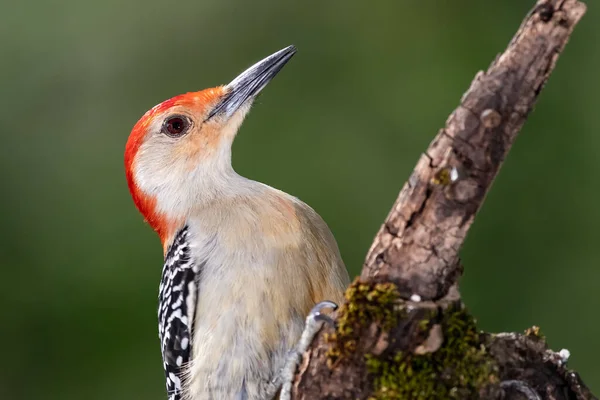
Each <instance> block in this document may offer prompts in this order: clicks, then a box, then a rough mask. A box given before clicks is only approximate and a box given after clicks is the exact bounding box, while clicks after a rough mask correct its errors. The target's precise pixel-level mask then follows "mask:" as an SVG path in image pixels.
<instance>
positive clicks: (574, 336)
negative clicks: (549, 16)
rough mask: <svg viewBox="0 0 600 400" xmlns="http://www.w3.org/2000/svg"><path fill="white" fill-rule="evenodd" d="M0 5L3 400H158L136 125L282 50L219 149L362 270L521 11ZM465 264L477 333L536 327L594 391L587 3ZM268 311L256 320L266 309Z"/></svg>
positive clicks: (598, 213)
mask: <svg viewBox="0 0 600 400" xmlns="http://www.w3.org/2000/svg"><path fill="white" fill-rule="evenodd" d="M407 3H408V2H399V1H395V0H385V1H384V0H382V1H379V2H376V3H375V2H371V3H369V2H365V1H358V0H356V1H349V0H347V1H302V2H290V1H266V0H254V1H252V2H244V1H241V0H238V1H232V0H212V1H178V2H165V1H158V0H145V1H141V0H137V1H125V2H124V1H116V0H104V1H94V2H92V1H77V0H63V1H57V2H46V1H41V0H38V1H22V2H17V1H7V0H3V1H2V2H1V3H0V88H1V95H0V102H1V107H0V171H1V173H2V187H1V189H0V190H1V191H0V194H1V195H0V220H1V221H2V229H0V263H1V271H0V284H1V289H0V343H2V344H3V346H2V347H3V351H2V362H0V398H1V399H40V400H46V399H48V400H50V399H62V400H65V399H89V400H96V399H98V400H105V399H114V400H119V399H150V400H152V399H156V400H160V399H164V398H165V394H164V389H163V388H164V385H163V376H162V370H161V362H160V356H159V350H158V339H157V328H156V303H157V290H158V281H159V276H160V270H161V266H162V250H161V246H160V243H159V241H158V239H157V237H156V236H155V234H154V233H153V232H152V231H151V229H150V228H149V227H148V226H146V225H144V223H143V222H142V218H141V217H140V215H139V214H138V213H137V211H136V210H135V208H134V206H133V203H132V201H131V199H130V197H129V193H128V191H127V187H126V183H125V177H124V172H123V149H124V145H125V141H126V139H127V136H128V134H129V131H130V129H131V127H132V126H133V125H134V123H135V122H136V121H137V119H138V118H139V117H140V116H141V115H142V114H143V113H144V112H145V111H146V110H147V109H149V108H150V107H152V106H153V105H155V104H157V103H159V102H161V101H162V100H164V99H166V98H169V97H171V96H173V95H176V94H179V93H182V92H187V91H194V90H199V89H202V88H205V87H209V86H215V85H217V84H221V83H226V82H228V81H229V80H230V79H232V78H233V77H234V76H235V75H236V74H238V73H239V72H241V71H242V70H243V69H245V68H246V67H247V66H249V65H250V64H252V63H254V62H255V61H257V60H259V59H260V58H262V57H264V56H266V55H268V54H270V53H272V52H274V51H275V50H278V49H280V48H282V47H284V46H286V45H288V44H292V43H293V44H295V45H296V46H297V47H298V49H299V52H298V54H297V55H296V57H294V59H293V60H292V61H291V62H290V63H289V64H288V65H287V66H286V67H285V69H284V70H283V71H282V73H281V74H280V75H279V76H278V77H277V78H276V79H275V80H274V82H273V83H272V84H271V85H269V87H268V88H267V89H266V91H265V92H264V94H263V96H262V97H261V98H260V99H259V101H258V104H257V105H256V106H255V107H254V110H253V112H252V113H251V115H250V117H249V118H248V119H247V121H246V123H245V124H244V126H243V128H242V131H241V132H240V135H239V136H238V138H237V139H236V142H235V145H234V150H233V151H234V154H233V158H234V166H235V168H236V170H237V171H238V172H239V173H241V174H242V175H245V176H248V177H250V178H253V179H256V180H259V181H262V182H266V183H268V184H270V185H272V186H275V187H277V188H280V189H282V190H285V191H287V192H289V193H292V194H294V195H296V196H298V197H300V198H301V199H303V200H304V201H306V202H307V203H309V204H310V205H312V206H313V207H314V208H315V209H316V210H317V211H318V212H319V213H320V214H321V215H322V216H323V217H324V218H325V220H326V221H327V222H328V223H329V225H330V227H331V229H332V230H333V232H334V234H335V235H336V237H337V239H338V242H339V245H340V248H341V251H342V254H343V256H344V259H345V261H346V263H347V265H348V267H349V269H350V271H351V273H352V274H353V275H355V274H357V272H358V271H359V268H360V266H361V263H362V261H363V257H364V255H365V254H366V251H367V249H368V247H369V245H370V243H371V240H372V238H373V236H374V234H375V233H376V231H377V229H378V228H379V226H380V224H381V222H382V221H383V219H384V217H385V216H386V215H387V212H388V210H389V208H390V206H391V205H392V203H393V201H394V199H395V197H396V195H397V193H398V191H399V189H400V187H401V186H402V184H403V182H404V181H405V180H406V178H407V177H408V176H409V173H410V172H411V170H412V168H413V166H414V164H415V162H416V160H417V159H418V157H419V155H420V153H421V152H422V151H423V150H424V149H425V148H426V146H427V145H428V144H429V142H430V140H431V139H432V138H433V136H434V134H435V133H436V132H437V130H438V129H439V128H440V127H442V126H443V124H444V121H445V119H446V117H447V115H448V114H449V113H450V112H451V111H452V110H453V109H454V107H455V106H456V105H457V103H458V100H459V98H460V96H461V95H462V93H463V92H464V91H465V90H466V89H467V88H468V86H469V83H470V81H471V79H472V78H473V76H474V75H475V73H476V72H477V71H478V70H480V69H485V68H486V67H487V66H488V65H489V64H490V62H491V61H492V60H493V58H494V57H495V55H496V54H497V53H498V52H500V51H502V50H503V49H504V48H505V46H506V44H507V43H508V41H509V39H510V38H511V37H512V35H513V33H514V32H515V30H516V29H517V27H518V26H519V24H520V22H521V20H522V18H523V17H524V15H525V14H526V12H527V11H528V9H529V8H530V7H531V6H532V5H533V1H526V2H523V1H522V0H511V1H503V2H481V1H478V0H468V1H467V0H465V1H462V2H461V4H460V6H456V5H454V3H452V2H442V1H438V2H411V4H407ZM588 3H589V4H588V6H589V9H588V14H587V15H586V16H585V17H584V19H583V21H582V22H581V24H580V26H579V27H578V28H577V29H576V31H575V34H574V36H573V37H572V40H571V43H570V44H569V45H568V47H567V49H566V52H565V53H564V55H563V56H562V57H561V59H560V60H559V63H558V66H557V69H556V71H555V73H554V74H553V75H552V78H551V79H550V82H549V84H548V85H547V87H546V89H545V90H544V92H543V93H542V96H541V98H540V100H539V102H538V104H537V107H536V110H535V112H534V113H533V114H532V115H531V117H530V118H529V121H528V122H527V124H526V125H525V127H524V129H523V131H522V134H521V136H520V137H519V139H518V140H517V143H516V146H515V147H514V149H513V150H512V152H511V153H510V155H509V157H508V159H507V162H506V164H505V166H504V168H503V169H502V171H501V173H500V175H499V177H498V179H497V180H496V183H495V185H494V187H493V190H492V191H491V193H490V195H489V196H488V198H487V201H486V203H485V206H484V208H483V209H482V211H481V212H480V214H479V217H478V218H477V220H476V223H475V225H474V227H473V229H472V230H471V232H470V235H469V238H468V240H467V242H466V245H465V248H464V250H463V252H462V256H463V259H464V265H465V271H466V272H465V275H464V278H463V280H462V293H463V295H464V298H465V300H466V302H467V304H468V305H469V306H470V309H471V310H472V312H473V313H474V314H475V316H476V317H477V318H478V320H479V323H480V327H481V328H482V329H485V330H489V331H522V330H524V329H525V328H527V327H529V326H531V325H533V324H537V325H540V326H541V327H542V330H543V332H544V333H545V334H546V335H547V336H548V338H549V342H550V345H551V347H553V348H554V349H556V350H559V349H561V348H568V349H569V350H571V353H572V357H571V360H570V365H571V366H572V367H573V368H575V369H577V370H578V371H579V372H580V373H581V374H582V376H583V378H584V380H585V381H586V382H587V383H588V384H589V385H590V386H591V388H592V389H593V390H594V391H595V393H596V394H599V393H600V363H599V362H598V359H599V357H600V342H599V341H598V338H599V337H600V318H599V315H600V312H599V310H600V245H599V244H598V241H599V240H600V229H599V227H600V207H599V206H598V205H599V200H600V181H599V180H598V176H600V163H599V162H598V159H599V157H598V155H599V154H600V112H599V110H598V109H599V107H600V101H599V95H598V93H599V92H600V47H599V46H598V43H600V18H599V12H600V10H599V7H598V3H597V2H596V1H589V2H588ZM265 312H268V310H265Z"/></svg>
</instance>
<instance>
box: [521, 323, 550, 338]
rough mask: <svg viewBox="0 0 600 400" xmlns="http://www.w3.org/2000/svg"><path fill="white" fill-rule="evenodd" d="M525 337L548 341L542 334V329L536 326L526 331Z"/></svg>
mask: <svg viewBox="0 0 600 400" xmlns="http://www.w3.org/2000/svg"><path fill="white" fill-rule="evenodd" d="M525 335H526V336H530V337H531V336H532V337H536V338H539V339H541V340H546V336H545V335H544V334H543V333H542V331H541V329H540V327H539V326H536V325H534V326H532V327H531V328H527V329H525Z"/></svg>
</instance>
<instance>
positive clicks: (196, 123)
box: [125, 46, 296, 245]
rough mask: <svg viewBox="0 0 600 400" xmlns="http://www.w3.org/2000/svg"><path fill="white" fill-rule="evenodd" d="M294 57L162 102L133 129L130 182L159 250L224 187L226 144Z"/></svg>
mask: <svg viewBox="0 0 600 400" xmlns="http://www.w3.org/2000/svg"><path fill="white" fill-rule="evenodd" d="M295 52H296V48H295V47H294V46H289V47H286V48H285V49H282V50H280V51H278V52H276V53H275V54H272V55H270V56H269V57H267V58H265V59H263V60H261V61H259V62H258V63H256V64H254V65H253V66H251V67H250V68H248V69H247V70H246V71H244V72H242V73H241V74H240V75H239V76H238V77H237V78H235V79H234V80H233V81H232V82H231V83H229V84H227V85H224V86H217V87H214V88H210V89H205V90H202V91H199V92H193V93H186V94H182V95H179V96H176V97H173V98H171V99H169V100H166V101H164V102H162V103H160V104H158V105H156V106H155V107H153V108H152V109H151V110H149V111H148V112H147V113H146V114H144V116H142V118H141V119H140V120H139V121H138V122H137V123H136V124H135V126H134V127H133V130H132V131H131V134H130V136H129V139H128V141H127V145H126V147H125V170H126V176H127V183H128V185H129V190H130V192H131V195H132V197H133V200H134V202H135V205H136V206H137V208H138V209H139V210H140V212H141V213H142V214H143V215H144V217H145V219H146V221H148V223H149V224H150V225H151V226H152V228H153V229H154V230H156V231H157V232H158V234H159V236H160V237H161V240H162V242H163V245H166V242H167V241H168V239H169V238H170V237H171V236H172V235H173V234H174V233H175V232H174V230H175V229H177V228H178V226H179V225H180V224H181V222H182V221H183V220H185V218H186V216H187V213H189V212H190V210H191V209H192V208H193V207H194V205H195V204H196V203H197V202H199V201H201V200H202V199H203V198H205V197H206V196H207V195H215V194H216V193H218V191H219V190H222V189H223V188H224V187H226V183H227V182H226V181H227V179H228V178H229V177H230V176H232V175H233V169H232V167H231V145H232V143H233V139H234V138H235V135H236V133H237V131H238V129H239V127H240V125H241V124H242V121H243V120H244V117H245V116H246V114H247V113H248V111H249V110H250V106H251V105H252V102H253V101H254V99H255V98H256V96H257V95H258V94H259V92H260V91H261V90H262V89H263V88H264V87H265V86H266V85H267V84H268V83H269V81H270V80H271V79H272V78H273V77H274V76H275V75H276V74H277V73H278V72H279V71H280V70H281V68H282V67H283V66H284V65H285V64H286V63H287V62H288V60H289V59H290V58H291V57H292V56H293V55H294V53H295ZM207 192H211V193H207Z"/></svg>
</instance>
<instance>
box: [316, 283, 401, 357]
mask: <svg viewBox="0 0 600 400" xmlns="http://www.w3.org/2000/svg"><path fill="white" fill-rule="evenodd" d="M345 297H346V303H345V304H344V305H343V306H342V307H341V308H340V309H339V311H338V319H337V329H336V332H335V333H334V334H333V335H329V336H328V337H327V340H328V341H329V342H330V343H331V344H332V345H331V346H330V348H329V350H328V352H327V358H328V360H327V362H328V364H329V365H330V366H332V365H334V364H335V363H336V362H337V361H339V360H340V359H341V358H342V357H343V356H344V355H348V354H350V353H352V352H353V351H354V349H355V348H356V341H357V339H358V337H359V336H360V332H361V330H362V328H364V327H366V326H367V324H368V323H371V322H372V321H376V322H377V323H378V324H379V325H380V326H381V327H382V328H383V329H385V330H389V329H391V328H392V327H394V326H395V325H396V323H397V320H398V317H399V316H400V315H401V310H400V309H398V308H396V307H394V304H395V303H396V302H397V301H398V299H399V293H398V290H397V289H396V285H394V284H393V283H368V284H367V283H363V282H360V281H359V279H358V278H357V279H355V280H354V282H353V283H352V284H351V285H350V286H349V287H348V289H347V290H346V294H345Z"/></svg>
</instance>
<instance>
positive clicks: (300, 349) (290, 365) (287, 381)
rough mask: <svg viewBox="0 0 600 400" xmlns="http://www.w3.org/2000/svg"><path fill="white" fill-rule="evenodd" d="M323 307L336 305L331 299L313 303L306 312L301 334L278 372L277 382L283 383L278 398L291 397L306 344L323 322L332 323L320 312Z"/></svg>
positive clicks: (285, 399)
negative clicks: (308, 311) (310, 308)
mask: <svg viewBox="0 0 600 400" xmlns="http://www.w3.org/2000/svg"><path fill="white" fill-rule="evenodd" d="M325 308H331V309H332V310H334V311H335V310H336V309H337V308H338V306H337V304H335V303H334V302H332V301H322V302H320V303H318V304H317V305H315V306H314V307H313V308H312V310H310V313H308V316H307V317H306V324H305V325H304V331H303V332H302V336H301V337H300V340H299V341H298V343H297V344H296V347H295V348H294V349H292V350H291V351H290V354H289V356H288V359H287V361H286V363H285V366H284V367H283V369H282V370H281V373H280V374H279V377H278V379H279V382H281V383H283V385H282V387H281V392H280V394H279V400H290V399H291V396H292V384H293V383H294V376H295V375H296V368H297V367H298V363H299V362H300V360H302V355H303V354H304V352H305V351H306V350H308V346H310V344H311V343H312V341H313V339H314V338H315V336H316V335H317V333H318V332H319V330H320V329H321V327H322V326H323V324H324V323H327V324H331V325H333V320H332V319H331V317H329V316H328V315H326V314H323V313H322V311H323V309H325Z"/></svg>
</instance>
